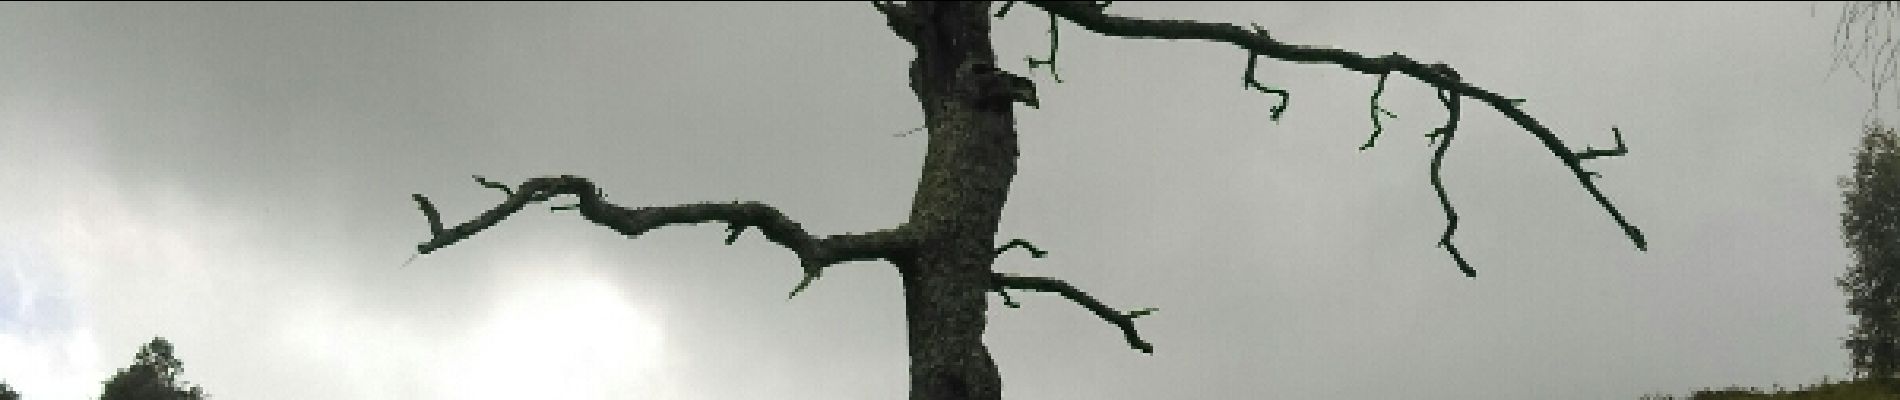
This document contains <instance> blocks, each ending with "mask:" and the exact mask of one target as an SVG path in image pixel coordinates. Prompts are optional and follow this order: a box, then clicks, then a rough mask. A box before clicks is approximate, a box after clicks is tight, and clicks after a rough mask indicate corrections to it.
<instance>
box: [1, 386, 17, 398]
mask: <svg viewBox="0 0 1900 400" xmlns="http://www.w3.org/2000/svg"><path fill="white" fill-rule="evenodd" d="M0 400H20V393H19V392H15V391H13V388H12V387H9V386H7V383H6V382H0Z"/></svg>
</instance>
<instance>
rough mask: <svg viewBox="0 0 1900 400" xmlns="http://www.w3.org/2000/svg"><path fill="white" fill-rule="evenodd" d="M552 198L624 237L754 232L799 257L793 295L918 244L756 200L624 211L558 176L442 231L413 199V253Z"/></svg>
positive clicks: (905, 232) (909, 236)
mask: <svg viewBox="0 0 1900 400" xmlns="http://www.w3.org/2000/svg"><path fill="white" fill-rule="evenodd" d="M556 195H573V196H576V197H578V198H579V199H580V202H579V203H578V204H576V205H575V206H574V207H575V208H576V209H578V210H579V211H580V213H581V216H582V217H583V218H586V219H587V220H588V221H590V222H593V223H595V224H597V225H601V226H605V227H607V228H608V229H613V230H614V231H615V232H620V234H622V235H626V236H627V237H629V238H634V237H639V236H640V235H641V234H644V233H646V232H647V231H650V230H653V229H655V228H659V227H663V226H668V225H682V224H684V225H691V224H699V223H704V222H724V223H726V224H727V225H728V229H730V230H731V233H730V234H729V235H728V236H727V237H726V242H727V244H731V242H732V241H733V240H735V239H737V238H738V234H739V233H740V232H741V231H743V230H744V229H745V228H748V227H754V228H758V229H759V232H761V233H763V234H765V238H766V239H768V240H771V241H772V242H773V243H777V244H778V245H780V246H784V247H785V248H786V249H790V250H792V252H793V253H796V254H797V255H798V259H799V263H800V266H801V267H802V268H803V269H804V270H805V278H804V280H803V281H802V282H800V283H799V285H798V288H797V289H794V290H793V291H792V295H794V296H795V295H797V294H798V292H799V291H800V290H803V289H804V288H805V286H807V285H809V284H810V283H811V281H812V280H814V279H816V278H818V276H819V274H820V273H821V272H823V270H824V268H826V267H829V266H831V265H832V264H836V263H840V262H846V261H866V260H877V259H891V258H895V257H901V256H904V255H907V254H910V253H911V252H913V251H914V250H915V249H916V246H917V237H916V235H915V234H914V233H913V232H912V231H911V230H910V229H908V228H907V225H898V227H897V228H893V229H887V230H880V231H874V232H867V233H858V234H845V235H831V236H828V237H825V238H822V239H820V238H817V237H814V236H812V235H811V234H809V233H806V232H805V229H804V228H803V227H800V226H799V225H798V222H795V221H792V220H791V218H787V217H786V216H785V214H783V213H780V212H779V210H778V209H777V208H773V207H772V206H769V205H766V204H764V203H758V202H730V203H694V204H683V205H675V206H665V207H643V208H636V209H632V210H629V209H626V208H621V207H620V206H617V205H614V204H612V203H608V202H607V201H606V200H605V196H606V195H605V194H603V193H601V192H600V190H599V189H597V188H595V187H594V184H593V183H592V182H588V181H587V180H586V179H585V178H580V177H575V176H573V175H562V176H558V177H541V178H533V179H529V180H528V181H527V182H525V183H522V184H521V186H520V187H518V188H516V189H515V190H514V192H513V193H512V194H510V195H509V196H508V199H507V201H504V202H502V203H501V204H500V205H497V206H495V208H493V209H490V210H488V211H486V212H483V213H482V214H481V215H480V216H477V217H476V218H475V219H473V220H470V221H468V222H464V223H462V224H461V225H457V226H456V227H454V228H451V229H446V230H444V229H443V228H442V226H441V220H440V216H439V215H438V214H437V213H436V211H435V206H434V205H432V204H430V203H429V200H428V198H425V197H423V196H422V195H420V194H418V195H414V197H415V199H416V202H417V203H419V204H421V208H422V213H423V215H424V216H426V217H428V219H429V225H430V232H432V234H433V235H432V237H430V238H429V241H427V242H423V243H422V244H421V245H418V246H416V250H417V252H419V253H420V254H429V253H431V252H434V251H436V250H439V249H441V248H443V247H448V246H449V245H451V244H454V243H455V242H458V241H461V240H463V239H467V238H469V237H471V236H474V235H475V234H476V233H477V232H481V231H482V230H483V229H487V228H488V227H491V226H494V225H495V224H496V223H499V222H501V220H503V219H506V218H508V216H510V215H513V214H514V213H515V212H518V211H521V209H522V207H525V206H527V205H528V204H529V203H537V202H541V201H546V200H548V199H550V198H553V197H554V196H556Z"/></svg>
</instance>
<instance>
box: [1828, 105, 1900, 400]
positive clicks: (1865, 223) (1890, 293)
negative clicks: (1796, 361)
mask: <svg viewBox="0 0 1900 400" xmlns="http://www.w3.org/2000/svg"><path fill="white" fill-rule="evenodd" d="M1841 187H1842V188H1843V189H1844V192H1845V193H1844V196H1843V200H1844V201H1843V202H1844V203H1845V206H1846V207H1845V208H1846V210H1845V211H1843V212H1842V213H1841V236H1842V237H1843V238H1844V239H1845V240H1846V242H1847V248H1848V249H1849V250H1851V251H1852V252H1853V254H1854V262H1853V263H1852V264H1849V265H1848V267H1847V273H1846V274H1844V275H1842V276H1841V277H1840V278H1839V279H1837V280H1836V283H1837V284H1839V285H1840V287H1841V289H1842V290H1844V291H1846V292H1847V311H1848V312H1850V313H1852V314H1854V316H1855V317H1856V319H1857V323H1856V324H1855V325H1854V328H1853V331H1852V333H1851V334H1849V335H1848V337H1847V338H1846V339H1845V341H1844V342H1845V343H1844V344H1843V347H1846V348H1847V351H1848V355H1849V358H1850V359H1851V360H1852V367H1853V368H1854V372H1855V374H1856V375H1861V376H1864V377H1871V378H1892V377H1897V376H1900V314H1896V311H1900V137H1896V136H1895V135H1894V131H1893V129H1892V128H1887V127H1883V126H1881V125H1880V124H1878V123H1874V124H1869V125H1868V126H1867V127H1866V134H1865V135H1863V136H1862V137H1861V145H1860V149H1859V150H1858V151H1856V152H1855V153H1854V174H1853V176H1850V177H1845V178H1842V179H1841Z"/></svg>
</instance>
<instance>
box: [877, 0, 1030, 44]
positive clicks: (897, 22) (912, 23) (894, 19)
mask: <svg viewBox="0 0 1900 400" xmlns="http://www.w3.org/2000/svg"><path fill="white" fill-rule="evenodd" d="M871 7H873V8H876V9H877V12H879V13H883V14H884V23H885V24H886V25H889V26H890V27H891V33H895V34H897V37H898V38H900V39H904V41H905V42H910V44H911V45H913V46H915V45H917V35H918V33H917V31H918V22H917V13H916V12H914V11H911V9H910V6H907V5H901V4H897V3H895V2H889V1H873V2H871ZM999 17H1000V16H999Z"/></svg>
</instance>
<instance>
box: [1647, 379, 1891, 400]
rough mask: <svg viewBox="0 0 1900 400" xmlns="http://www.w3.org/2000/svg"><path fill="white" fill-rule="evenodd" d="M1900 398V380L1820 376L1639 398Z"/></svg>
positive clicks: (1831, 399)
mask: <svg viewBox="0 0 1900 400" xmlns="http://www.w3.org/2000/svg"><path fill="white" fill-rule="evenodd" d="M1890 399H1900V381H1896V380H1894V379H1890V378H1889V379H1865V380H1858V381H1846V382H1828V381H1827V379H1826V378H1822V380H1821V383H1820V384H1818V385H1812V386H1804V387H1797V388H1795V389H1793V390H1782V389H1781V388H1780V387H1776V388H1774V390H1773V391H1765V390H1762V389H1761V388H1754V387H1739V386H1729V387H1726V388H1721V389H1709V388H1704V389H1702V390H1697V391H1694V392H1691V393H1690V394H1689V396H1688V397H1675V396H1671V395H1663V394H1655V395H1644V396H1643V397H1640V398H1639V400H1890Z"/></svg>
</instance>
